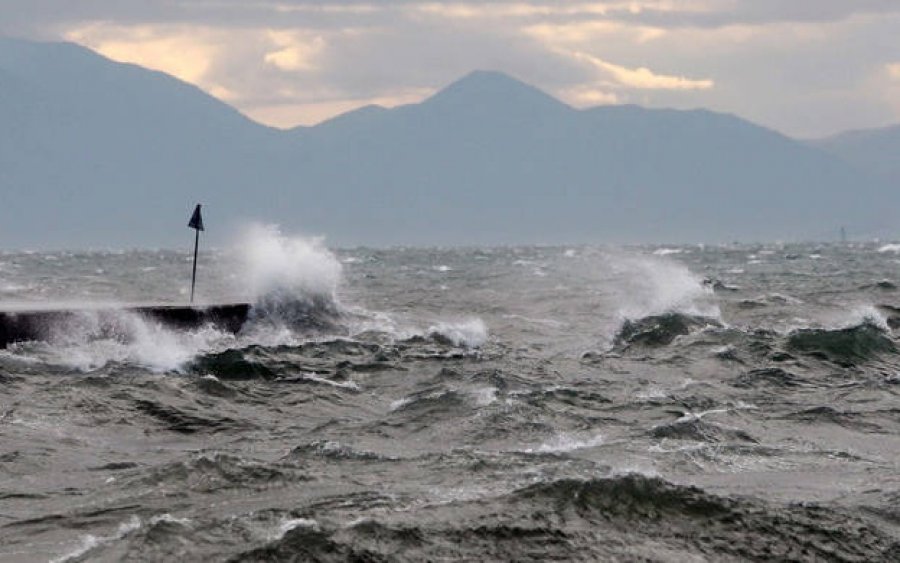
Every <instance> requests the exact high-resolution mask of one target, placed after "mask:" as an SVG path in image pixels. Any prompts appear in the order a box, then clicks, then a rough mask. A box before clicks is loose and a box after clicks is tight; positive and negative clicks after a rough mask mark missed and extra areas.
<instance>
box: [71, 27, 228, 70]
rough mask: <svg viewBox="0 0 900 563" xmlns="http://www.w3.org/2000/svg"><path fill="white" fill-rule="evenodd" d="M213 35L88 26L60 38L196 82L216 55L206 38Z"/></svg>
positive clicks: (182, 30) (180, 29)
mask: <svg viewBox="0 0 900 563" xmlns="http://www.w3.org/2000/svg"><path fill="white" fill-rule="evenodd" d="M213 35H215V34H210V33H198V30H197V29H195V28H189V27H184V26H177V27H174V28H170V29H158V28H154V27H152V26H136V27H128V28H123V27H117V26H114V27H108V26H102V25H88V26H85V27H79V28H75V29H72V30H69V31H68V32H66V33H65V34H64V38H65V39H67V40H69V41H72V42H74V43H80V44H82V45H85V46H87V47H90V48H91V49H93V50H94V51H97V52H98V53H100V54H102V55H104V56H106V57H108V58H110V59H113V60H115V61H119V62H128V63H134V64H137V65H141V66H144V67H147V68H151V69H154V70H159V71H162V72H166V73H168V74H171V75H173V76H176V77H178V78H180V79H182V80H184V81H186V82H191V83H195V84H196V83H202V82H203V81H204V79H205V77H206V74H207V72H208V71H209V68H210V66H211V65H212V62H213V60H214V59H215V58H216V56H217V55H218V50H219V49H218V48H217V46H216V44H215V43H216V42H215V41H211V40H210V39H211V37H212V36H213Z"/></svg>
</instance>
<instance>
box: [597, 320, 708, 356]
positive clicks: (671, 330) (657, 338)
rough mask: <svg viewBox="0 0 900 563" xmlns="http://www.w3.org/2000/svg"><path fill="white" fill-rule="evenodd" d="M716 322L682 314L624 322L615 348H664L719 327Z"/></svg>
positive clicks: (615, 340)
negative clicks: (702, 330)
mask: <svg viewBox="0 0 900 563" xmlns="http://www.w3.org/2000/svg"><path fill="white" fill-rule="evenodd" d="M721 326H722V325H721V324H720V323H719V322H718V320H716V319H714V318H709V317H696V316H691V315H687V314H683V313H676V312H670V313H664V314H661V315H652V316H649V317H643V318H640V319H637V320H625V321H624V322H623V323H622V326H621V328H620V329H619V332H618V333H617V334H616V336H615V339H614V345H615V346H616V347H617V348H626V347H629V346H649V347H655V346H665V345H668V344H671V343H672V341H674V340H675V339H676V338H677V337H679V336H684V335H687V334H690V333H692V332H695V331H698V330H701V329H704V328H707V327H721Z"/></svg>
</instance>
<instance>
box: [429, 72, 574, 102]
mask: <svg viewBox="0 0 900 563" xmlns="http://www.w3.org/2000/svg"><path fill="white" fill-rule="evenodd" d="M423 103H424V104H428V105H446V106H461V105H464V106H481V107H489V108H497V107H500V108H503V107H507V108H509V107H517V108H523V109H526V108H530V109H534V108H537V107H551V108H556V109H559V108H566V107H568V106H566V105H565V104H563V103H562V102H560V101H559V100H557V99H556V98H554V97H552V96H550V95H549V94H547V93H545V92H543V91H541V90H539V89H538V88H535V87H534V86H531V85H530V84H526V83H525V82H522V81H521V80H518V79H516V78H513V77H512V76H510V75H508V74H504V73H502V72H499V71H492V70H475V71H472V72H470V73H469V74H467V75H465V76H463V77H462V78H460V79H459V80H457V81H455V82H453V83H451V84H450V85H449V86H446V87H444V88H443V89H441V90H440V91H439V92H437V93H436V94H435V95H433V96H432V97H430V98H428V99H427V100H425V102H423Z"/></svg>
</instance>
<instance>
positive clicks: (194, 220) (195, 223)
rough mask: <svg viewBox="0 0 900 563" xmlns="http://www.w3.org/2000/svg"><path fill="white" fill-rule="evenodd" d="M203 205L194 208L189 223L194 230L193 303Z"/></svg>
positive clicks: (192, 300) (192, 299)
mask: <svg viewBox="0 0 900 563" xmlns="http://www.w3.org/2000/svg"><path fill="white" fill-rule="evenodd" d="M200 207H201V205H200V204H199V203H198V204H197V207H195V208H194V214H193V215H191V220H190V221H188V227H190V228H192V229H194V231H196V232H195V234H194V269H193V272H192V273H191V303H193V302H194V286H195V285H196V283H197V249H198V248H199V247H200V231H202V230H203V216H202V215H200Z"/></svg>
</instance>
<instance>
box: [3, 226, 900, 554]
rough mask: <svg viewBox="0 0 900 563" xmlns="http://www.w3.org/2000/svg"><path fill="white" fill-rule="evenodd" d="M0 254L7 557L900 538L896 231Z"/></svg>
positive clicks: (857, 548) (762, 545) (515, 549)
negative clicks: (207, 307)
mask: <svg viewBox="0 0 900 563" xmlns="http://www.w3.org/2000/svg"><path fill="white" fill-rule="evenodd" d="M192 257H193V256H192V252H191V251H190V250H187V249H185V250H181V251H174V250H153V249H151V250H147V249H144V250H125V251H107V250H102V251H101V250H97V251H83V252H60V251H55V252H18V251H16V252H13V251H8V252H2V253H0V309H4V310H6V309H28V308H37V307H40V308H48V307H51V308H52V307H58V308H68V309H73V310H78V311H81V312H79V313H78V315H77V316H76V321H77V322H71V320H70V322H67V323H66V324H65V326H59V327H56V329H55V330H53V331H51V333H50V334H51V336H48V338H47V340H46V341H27V342H18V343H15V344H12V345H10V346H8V347H6V348H5V349H2V350H0V561H4V562H5V561H54V562H63V561H67V562H71V561H365V562H380V561H676V562H700V561H763V560H765V561H773V560H779V561H781V560H796V561H900V342H898V337H897V336H898V335H897V332H896V330H900V308H898V307H900V291H898V283H900V245H898V244H888V243H885V242H848V243H804V244H740V243H734V244H725V245H664V246H661V245H648V246H569V247H565V246H562V247H557V246H521V247H515V246H511V247H489V248H478V247H469V248H390V249H372V248H347V249H330V248H329V247H328V246H327V245H326V243H325V242H323V241H322V240H319V239H310V238H302V237H292V236H288V235H284V234H282V233H280V232H279V231H277V230H276V229H274V228H272V227H256V228H254V229H250V230H249V231H248V233H246V235H245V236H244V237H242V238H241V239H240V240H239V242H237V243H236V244H235V245H234V246H229V247H223V248H219V249H211V250H206V251H201V253H200V260H199V266H198V273H197V276H198V280H197V297H196V300H197V302H198V303H201V304H203V303H232V302H244V301H246V302H250V303H252V304H253V309H252V311H251V315H250V318H249V319H248V321H247V323H246V324H245V325H244V327H243V329H242V330H241V332H239V333H238V334H231V333H227V332H223V331H221V330H219V329H217V328H216V327H214V326H201V327H197V328H195V329H192V330H176V329H172V328H169V327H166V326H164V325H161V324H159V323H158V322H154V321H152V320H151V319H148V318H143V317H141V316H140V315H138V314H136V313H133V312H129V310H128V307H127V306H128V305H130V304H146V303H185V302H186V301H187V300H188V299H189V292H190V276H191V260H192Z"/></svg>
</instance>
